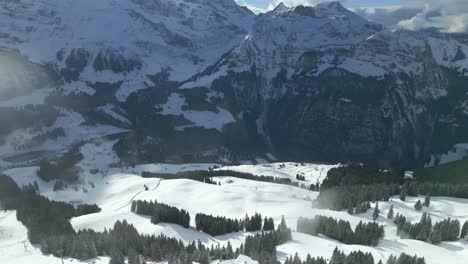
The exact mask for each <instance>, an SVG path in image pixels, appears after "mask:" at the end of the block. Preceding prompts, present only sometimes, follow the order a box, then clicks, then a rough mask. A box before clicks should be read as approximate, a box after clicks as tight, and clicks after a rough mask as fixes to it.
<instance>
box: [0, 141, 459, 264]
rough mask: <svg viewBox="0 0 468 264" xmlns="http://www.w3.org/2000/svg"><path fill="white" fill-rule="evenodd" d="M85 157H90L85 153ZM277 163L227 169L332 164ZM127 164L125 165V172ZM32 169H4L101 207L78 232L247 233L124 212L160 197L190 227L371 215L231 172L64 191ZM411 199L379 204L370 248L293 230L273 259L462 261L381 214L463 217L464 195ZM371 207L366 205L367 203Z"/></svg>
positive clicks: (231, 237) (281, 171)
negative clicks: (251, 219) (254, 219)
mask: <svg viewBox="0 0 468 264" xmlns="http://www.w3.org/2000/svg"><path fill="white" fill-rule="evenodd" d="M89 147H91V146H89ZM89 147H83V148H82V152H83V153H84V154H86V155H85V162H83V163H82V164H81V166H83V167H86V166H88V165H89V164H92V162H93V161H94V160H93V158H92V157H99V155H97V156H93V155H89V152H90V150H91V148H89ZM103 147H105V146H103ZM87 153H88V154H87ZM87 155H89V157H86V156H87ZM107 160H109V161H110V160H112V158H110V157H109V158H107ZM94 162H95V161H94ZM208 165H213V164H206V165H203V164H186V165H167V164H154V165H141V166H136V168H146V169H151V170H152V171H157V172H169V173H175V172H177V171H179V170H180V171H182V170H197V169H201V168H205V169H207V168H208ZM280 165H281V163H277V164H264V165H251V166H248V167H246V166H245V165H244V166H239V167H235V166H234V167H229V169H232V170H238V171H246V172H252V173H255V174H259V175H272V176H273V175H276V176H277V177H280V176H281V175H283V177H287V176H286V175H291V176H293V175H295V173H296V172H305V173H304V174H305V175H306V178H309V177H312V178H314V179H315V176H316V175H315V174H317V170H318V171H320V170H321V169H324V170H325V169H326V168H330V167H331V165H313V164H306V165H305V166H300V164H298V166H295V165H296V164H294V163H285V165H286V166H285V167H284V168H283V167H282V166H281V167H280ZM136 168H135V169H136ZM131 169H132V168H128V170H131ZM35 170H36V168H34V167H32V168H22V169H12V170H8V171H5V172H4V173H5V174H7V175H10V176H12V178H13V179H14V180H15V181H16V182H17V183H18V184H19V185H24V184H28V183H32V182H34V181H37V182H38V185H39V188H40V191H41V193H42V194H43V195H45V196H47V197H49V198H51V199H53V200H60V201H68V202H72V203H75V204H76V203H96V204H98V205H99V206H100V207H101V208H102V209H103V210H102V212H100V213H96V214H91V215H86V216H81V217H77V218H73V219H72V220H71V223H72V225H73V226H74V228H75V229H78V230H79V229H85V228H92V229H95V230H100V231H102V230H104V228H111V227H112V226H113V224H114V223H115V221H117V220H124V219H126V220H127V221H128V222H129V223H132V224H134V225H135V226H136V228H137V229H138V230H139V231H140V232H141V233H144V234H165V235H168V236H171V237H175V238H178V239H181V240H182V241H184V242H186V243H188V242H190V241H196V240H200V241H201V242H203V243H205V244H207V245H217V244H222V245H225V244H227V242H228V241H229V242H230V243H231V244H232V245H233V246H234V247H237V246H239V245H240V244H241V243H242V242H243V240H244V239H245V237H246V236H247V235H249V234H250V233H247V232H240V233H233V234H228V235H224V236H218V237H212V236H209V235H207V234H204V233H200V232H197V231H196V230H194V229H193V228H191V229H185V228H182V227H180V226H177V225H173V224H164V223H163V224H158V225H152V224H151V223H150V220H149V218H148V217H143V216H139V215H136V214H133V213H131V212H130V203H131V201H132V200H148V201H150V200H158V201H159V202H162V203H166V204H170V205H173V206H176V207H179V208H183V209H186V210H187V211H188V212H189V213H190V214H191V216H192V226H193V225H194V219H193V218H194V216H195V214H196V213H198V212H203V213H208V214H214V215H223V216H226V217H233V218H241V217H244V216H245V214H246V213H248V214H253V213H255V212H259V213H261V214H262V215H264V216H270V217H273V218H274V220H275V222H276V223H278V222H279V220H280V219H281V216H283V215H284V216H285V217H286V221H287V223H288V225H289V226H291V227H292V228H293V229H294V230H295V229H296V221H297V219H298V218H299V217H301V216H302V217H309V218H311V217H314V216H315V215H325V216H332V217H335V218H338V219H344V220H347V221H350V223H351V225H352V226H356V225H357V224H358V223H359V222H360V221H372V212H370V211H369V212H368V213H366V214H361V215H348V214H347V213H346V212H344V211H343V212H335V211H330V210H324V209H317V208H314V207H313V206H312V200H313V199H315V198H316V196H317V194H318V193H317V192H310V191H307V190H304V189H300V188H296V187H292V186H287V185H280V184H272V183H265V182H256V181H249V180H242V179H237V178H231V177H218V178H216V180H217V181H220V182H221V185H211V184H205V183H201V182H195V181H191V180H185V179H177V180H161V179H156V178H153V179H144V178H141V177H140V176H138V175H135V174H128V173H113V172H112V170H117V168H109V169H108V170H107V171H106V172H107V173H108V174H107V175H106V174H104V173H101V174H98V175H92V174H87V173H85V174H83V175H82V177H83V181H82V183H81V184H78V185H76V188H75V189H76V190H74V189H73V188H70V189H67V190H64V191H58V192H53V191H52V184H51V183H50V184H46V183H44V182H42V181H40V180H39V179H38V178H37V176H36V175H35ZM120 170H126V168H121V169H120ZM136 170H139V169H136ZM314 173H315V174H314ZM308 175H309V176H308ZM314 175H315V176H314ZM317 180H319V179H317ZM91 183H92V185H94V186H95V187H94V188H93V187H92V186H91ZM145 185H146V186H148V188H149V191H145V190H144V186H145ZM83 189H86V191H87V192H86V193H83ZM418 199H421V200H423V199H424V197H420V198H416V197H408V198H407V200H406V201H405V202H402V201H400V200H399V199H398V198H397V197H392V198H391V200H390V201H389V202H380V203H379V208H380V210H381V213H380V217H379V218H378V220H377V221H378V222H379V224H382V225H384V226H385V238H384V239H383V240H382V241H381V242H380V243H379V245H378V246H377V247H368V246H358V245H345V244H342V243H340V242H338V241H334V240H332V239H329V238H326V237H323V236H310V235H306V234H301V233H297V232H294V233H293V241H290V242H288V243H286V244H284V245H281V246H279V247H278V248H277V251H278V258H279V259H280V260H284V259H285V258H286V257H287V256H290V255H294V254H295V253H296V252H298V253H299V255H300V256H301V257H305V256H306V255H307V254H311V255H312V256H323V257H325V258H329V257H330V256H331V254H332V252H333V250H334V249H335V247H338V248H339V249H341V250H343V251H345V252H351V251H355V250H362V251H365V252H370V253H372V254H373V255H374V257H375V258H376V259H382V260H385V259H387V258H388V257H389V256H390V255H392V254H393V255H398V254H400V253H403V252H406V253H411V254H417V255H419V256H422V257H425V258H426V261H427V263H428V264H440V263H443V262H447V261H449V263H454V264H459V263H460V264H462V263H465V260H466V258H467V257H468V242H467V241H462V240H460V241H457V242H443V243H441V244H440V245H431V244H428V243H424V242H421V241H416V240H411V239H400V238H399V237H398V236H396V226H395V225H394V224H393V222H392V221H389V220H387V219H386V215H387V213H388V210H389V208H390V206H391V205H393V206H394V210H395V213H400V214H403V215H405V216H406V217H407V218H408V220H409V221H412V222H416V221H418V220H419V219H420V217H421V215H422V213H423V212H427V213H429V214H430V215H431V217H432V221H433V223H435V222H437V221H440V220H442V219H445V218H448V217H450V218H452V219H458V220H460V221H461V222H464V221H465V220H467V219H468V211H467V210H466V208H467V207H468V200H467V199H456V198H447V197H432V199H431V206H430V208H424V209H423V211H422V212H418V211H415V210H414V207H413V206H414V203H415V202H416V201H417V200H418ZM374 205H375V204H372V206H374ZM0 223H1V222H0ZM0 226H1V224H0Z"/></svg>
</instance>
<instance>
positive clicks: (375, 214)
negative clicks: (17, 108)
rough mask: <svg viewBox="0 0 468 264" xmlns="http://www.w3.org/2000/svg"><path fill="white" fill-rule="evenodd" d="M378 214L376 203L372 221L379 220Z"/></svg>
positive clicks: (377, 204)
mask: <svg viewBox="0 0 468 264" xmlns="http://www.w3.org/2000/svg"><path fill="white" fill-rule="evenodd" d="M379 213H380V210H379V202H377V203H376V204H375V208H374V213H373V214H372V219H374V221H375V220H377V218H379Z"/></svg>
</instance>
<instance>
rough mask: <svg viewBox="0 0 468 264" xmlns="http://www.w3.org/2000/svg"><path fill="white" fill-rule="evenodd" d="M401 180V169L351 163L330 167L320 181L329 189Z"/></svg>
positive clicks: (402, 176)
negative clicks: (383, 168)
mask: <svg viewBox="0 0 468 264" xmlns="http://www.w3.org/2000/svg"><path fill="white" fill-rule="evenodd" d="M403 182H404V172H403V171H389V170H385V171H383V170H380V169H378V168H375V167H371V166H368V165H364V164H360V163H351V164H345V165H342V166H339V167H336V168H332V169H330V170H329V171H328V173H327V177H326V178H325V180H324V181H323V182H322V188H324V189H329V188H332V187H338V186H346V185H347V186H351V185H373V184H402V183H403Z"/></svg>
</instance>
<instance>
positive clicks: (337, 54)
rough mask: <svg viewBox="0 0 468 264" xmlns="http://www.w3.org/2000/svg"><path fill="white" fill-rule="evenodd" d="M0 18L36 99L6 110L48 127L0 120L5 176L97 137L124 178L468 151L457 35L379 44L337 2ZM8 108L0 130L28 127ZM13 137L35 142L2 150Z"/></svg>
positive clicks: (48, 4)
mask: <svg viewBox="0 0 468 264" xmlns="http://www.w3.org/2000/svg"><path fill="white" fill-rule="evenodd" d="M0 5H2V9H1V10H2V11H1V12H0V19H1V21H8V22H9V23H8V26H6V27H2V29H0V46H3V47H6V48H10V49H4V50H9V51H10V54H15V55H14V56H18V57H21V58H23V59H22V60H26V59H25V58H27V60H29V61H30V62H28V63H29V64H30V66H25V67H29V68H34V67H37V69H36V70H35V72H37V73H38V75H40V76H41V77H40V78H39V77H38V79H37V81H35V80H30V81H28V85H29V84H35V83H37V84H38V85H37V88H41V87H45V89H37V90H34V91H33V92H31V89H30V88H27V89H25V90H24V91H25V92H21V93H20V94H21V96H22V97H21V98H22V101H21V102H20V103H18V102H17V101H16V106H22V105H26V104H34V105H35V106H29V107H33V108H34V109H36V108H37V109H38V108H40V111H42V112H44V113H45V112H47V115H44V116H47V118H44V119H45V120H44V122H38V124H36V125H34V126H33V127H31V126H28V125H27V124H23V123H22V124H16V125H15V126H10V125H9V124H7V123H8V122H6V121H5V122H6V123H5V124H7V125H6V127H10V128H8V129H4V130H3V132H2V135H3V137H4V138H5V139H7V140H5V141H4V145H3V146H2V147H1V148H0V151H1V157H2V159H3V164H6V165H11V163H12V162H13V163H14V162H16V161H18V160H20V161H23V160H24V159H21V158H20V159H18V154H21V155H23V156H24V155H26V154H27V153H36V154H37V153H39V154H37V155H33V157H34V159H32V160H33V161H34V160H37V159H40V158H42V157H43V156H44V154H43V153H47V156H50V155H52V154H51V153H61V152H63V150H65V149H67V148H70V147H72V146H75V145H76V144H81V143H82V142H85V141H87V140H91V139H93V138H96V137H102V136H108V135H113V136H112V137H113V138H115V139H116V144H115V145H114V150H115V151H116V152H117V154H118V155H119V156H120V157H121V159H122V160H123V161H125V162H132V163H133V162H149V161H170V162H179V161H180V162H182V161H218V162H239V161H242V160H248V159H254V158H257V157H263V158H266V159H271V158H272V155H270V154H273V155H274V156H276V157H277V158H280V159H297V160H321V161H334V162H336V161H349V160H358V161H368V162H375V163H378V164H381V165H386V166H389V165H392V166H393V165H397V166H404V167H414V166H417V165H421V164H424V163H425V162H427V161H428V160H429V159H430V158H431V156H433V155H437V154H438V153H443V152H446V151H447V150H449V149H450V148H451V147H452V146H453V145H454V144H456V143H461V142H467V141H468V133H467V132H468V127H467V126H468V120H467V119H468V105H467V104H466V102H467V97H468V96H467V92H468V91H467V90H468V85H467V84H468V59H467V58H466V54H468V45H467V43H466V41H465V39H466V37H464V36H463V35H449V34H442V33H439V32H437V31H433V30H425V31H419V32H408V31H389V30H387V29H385V28H383V27H382V26H380V25H378V24H374V23H372V22H369V21H366V20H365V19H363V18H361V17H359V16H358V15H356V14H354V13H352V12H351V11H349V10H347V9H345V8H344V7H343V6H341V4H339V3H338V2H331V3H326V4H320V5H318V6H316V7H303V6H298V7H295V8H287V7H285V6H284V5H279V6H278V7H277V8H276V9H275V10H273V11H271V12H268V13H266V14H261V15H257V16H255V15H254V14H253V13H251V12H250V11H248V10H246V9H245V8H242V7H239V6H237V5H236V4H235V3H234V1H231V0H216V1H203V0H197V1H194V0H172V1H145V0H114V1H111V0H109V1H100V2H99V4H96V3H95V2H93V1H72V2H69V3H68V2H67V3H65V2H64V1H55V0H41V1H29V0H21V1H4V2H3V3H2V4H0ZM104 10H105V12H104ZM78 25H79V26H78ZM12 49H15V50H16V51H13V50H12ZM2 58H3V57H0V59H2ZM10 58H11V57H10ZM3 61H5V60H3ZM0 65H1V64H0ZM31 65H32V66H31ZM0 69H1V67H0ZM16 74H17V75H16V76H17V77H18V78H21V74H22V73H21V72H19V71H18V72H16ZM31 76H35V75H31ZM44 76H45V77H44ZM46 77H47V78H46ZM10 79H11V78H10ZM39 84H40V85H39ZM51 85H52V86H53V87H55V88H56V89H55V91H50V89H48V88H50V87H51ZM22 86H24V87H26V86H27V85H22ZM27 87H29V86H27ZM14 90H16V89H14ZM29 92H31V93H29ZM37 93H40V95H41V96H38V95H37ZM17 95H19V94H17ZM12 100H17V98H13V99H12V95H11V94H10V95H9V97H7V96H5V97H2V98H1V101H0V106H3V108H1V110H2V111H3V112H2V113H1V114H2V115H9V116H11V115H12V112H14V114H15V115H19V116H25V115H26V116H27V117H28V118H31V114H25V113H24V111H22V110H21V109H18V107H17V108H16V109H13V108H12V105H14V102H13V101H12ZM2 104H3V105H2ZM37 109H36V111H37ZM0 112H1V111H0ZM32 112H34V111H30V112H28V113H32ZM5 120H6V119H5ZM72 125H76V126H78V127H79V129H73V128H72ZM58 129H59V130H60V129H62V130H63V131H60V133H59V132H58ZM18 135H21V137H20V138H26V139H27V140H26V141H28V142H29V141H34V142H35V141H37V140H38V138H39V139H41V140H40V142H39V143H35V144H30V143H28V144H21V143H18V142H22V141H23V140H14V142H16V143H15V144H12V142H13V140H8V139H11V138H15V139H17V137H18ZM46 139H48V140H46ZM41 153H42V154H41Z"/></svg>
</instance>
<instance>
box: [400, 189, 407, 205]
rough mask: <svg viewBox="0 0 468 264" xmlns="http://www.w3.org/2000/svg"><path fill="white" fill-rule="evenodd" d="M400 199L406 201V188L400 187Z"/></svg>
mask: <svg viewBox="0 0 468 264" xmlns="http://www.w3.org/2000/svg"><path fill="white" fill-rule="evenodd" d="M400 200H402V201H403V202H404V201H406V188H402V189H401V191H400Z"/></svg>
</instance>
